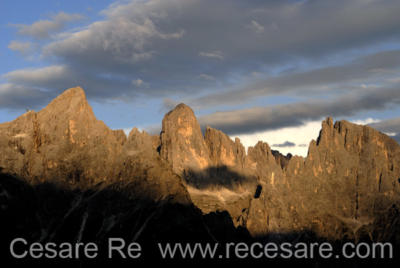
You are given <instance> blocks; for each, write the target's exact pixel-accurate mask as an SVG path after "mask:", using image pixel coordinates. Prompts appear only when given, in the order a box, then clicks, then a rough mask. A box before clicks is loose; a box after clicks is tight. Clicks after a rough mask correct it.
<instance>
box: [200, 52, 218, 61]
mask: <svg viewBox="0 0 400 268" xmlns="http://www.w3.org/2000/svg"><path fill="white" fill-rule="evenodd" d="M199 56H202V57H206V58H212V59H218V60H223V59H224V57H223V56H222V52H221V51H219V50H215V51H209V52H204V51H201V52H200V53H199Z"/></svg>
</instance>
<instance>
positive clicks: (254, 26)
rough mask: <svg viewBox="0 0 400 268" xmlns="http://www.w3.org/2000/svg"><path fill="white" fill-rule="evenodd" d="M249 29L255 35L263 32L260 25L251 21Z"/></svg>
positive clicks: (262, 27)
mask: <svg viewBox="0 0 400 268" xmlns="http://www.w3.org/2000/svg"><path fill="white" fill-rule="evenodd" d="M250 28H251V29H252V30H254V31H255V32H256V33H262V32H264V26H262V25H260V24H259V23H258V22H257V21H255V20H252V21H251V24H250Z"/></svg>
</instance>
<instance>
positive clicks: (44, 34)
mask: <svg viewBox="0 0 400 268" xmlns="http://www.w3.org/2000/svg"><path fill="white" fill-rule="evenodd" d="M82 18H83V16H82V15H80V14H68V13H64V12H60V13H58V14H56V15H53V16H52V17H51V20H39V21H36V22H34V23H33V24H30V25H28V24H15V25H13V26H15V27H17V29H18V34H20V35H25V36H29V37H32V38H35V39H47V38H49V37H50V35H51V34H53V33H56V32H59V31H62V30H63V29H64V27H65V24H66V23H68V22H74V21H78V20H81V19H82Z"/></svg>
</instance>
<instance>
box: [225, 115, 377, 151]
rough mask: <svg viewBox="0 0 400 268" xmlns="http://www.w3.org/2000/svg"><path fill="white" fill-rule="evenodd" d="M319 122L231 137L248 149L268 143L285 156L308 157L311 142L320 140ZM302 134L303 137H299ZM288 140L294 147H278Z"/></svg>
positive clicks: (366, 120)
mask: <svg viewBox="0 0 400 268" xmlns="http://www.w3.org/2000/svg"><path fill="white" fill-rule="evenodd" d="M322 120H323V118H322V117H321V118H319V120H315V121H310V122H306V123H304V124H303V125H300V126H293V127H284V128H280V129H276V130H266V131H260V132H255V133H251V134H239V135H231V137H232V138H233V137H235V136H237V137H239V138H240V141H241V142H242V144H243V145H244V146H245V147H246V148H248V147H249V146H254V145H255V144H257V142H258V141H263V142H267V143H268V144H273V145H272V146H271V148H272V149H275V150H278V151H279V152H281V153H283V154H284V155H286V154H288V153H291V154H292V155H299V156H303V157H305V156H307V152H308V146H309V144H310V142H311V140H316V139H317V138H318V135H319V132H320V130H321V121H322ZM371 120H373V121H376V120H375V119H371V118H367V119H363V120H356V121H352V122H353V123H356V124H361V125H365V124H367V123H368V122H371ZM299 133H301V135H299ZM288 140H291V142H292V143H294V144H295V145H294V146H292V147H277V146H276V145H279V144H285V143H286V142H287V141H288Z"/></svg>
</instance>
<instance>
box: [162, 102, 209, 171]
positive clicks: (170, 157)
mask: <svg viewBox="0 0 400 268" xmlns="http://www.w3.org/2000/svg"><path fill="white" fill-rule="evenodd" d="M160 155H161V157H162V158H163V159H165V160H167V161H168V162H169V163H171V164H172V167H173V170H174V171H175V172H176V173H178V174H182V173H183V172H184V171H189V170H192V171H201V170H204V169H206V168H208V166H209V165H210V157H209V151H208V148H207V146H206V143H205V141H204V137H203V134H202V132H201V129H200V125H199V123H198V121H197V119H196V117H195V115H194V112H193V110H192V109H191V108H190V107H189V106H187V105H185V104H183V103H181V104H179V105H177V106H176V107H175V108H174V109H173V110H172V111H170V112H169V113H167V114H166V115H165V117H164V119H163V121H162V132H161V150H160Z"/></svg>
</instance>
